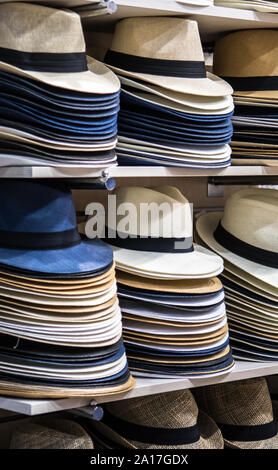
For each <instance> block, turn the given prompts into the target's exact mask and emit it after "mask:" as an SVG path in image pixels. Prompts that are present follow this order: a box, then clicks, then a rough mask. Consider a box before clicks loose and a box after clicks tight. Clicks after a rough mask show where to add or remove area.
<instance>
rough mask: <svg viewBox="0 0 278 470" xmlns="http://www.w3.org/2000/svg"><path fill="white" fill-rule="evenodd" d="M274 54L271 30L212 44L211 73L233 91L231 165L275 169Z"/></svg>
mask: <svg viewBox="0 0 278 470" xmlns="http://www.w3.org/2000/svg"><path fill="white" fill-rule="evenodd" d="M277 6H278V3H277ZM277 11H278V10H277ZM254 44H256V54H255V56H254ZM277 51H278V31H277V30H271V29H254V30H246V31H238V32H235V33H231V34H228V35H227V36H225V37H224V38H222V39H219V40H218V41H217V42H216V47H215V52H214V71H215V73H217V74H218V75H220V76H221V77H222V78H223V79H225V80H227V81H228V82H229V83H230V84H231V86H232V87H233V88H234V102H235V115H234V116H233V118H232V121H233V125H234V133H233V137H232V143H231V146H232V163H233V164H235V165H269V166H271V165H274V166H277V161H278V145H277V128H278V118H277V110H278V84H277V78H276V77H277V74H278V67H277V60H276V59H277Z"/></svg>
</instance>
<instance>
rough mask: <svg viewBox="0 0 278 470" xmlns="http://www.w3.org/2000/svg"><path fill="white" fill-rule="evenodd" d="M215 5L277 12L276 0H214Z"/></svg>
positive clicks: (277, 4) (277, 3)
mask: <svg viewBox="0 0 278 470" xmlns="http://www.w3.org/2000/svg"><path fill="white" fill-rule="evenodd" d="M214 4H215V5H219V6H222V7H229V8H242V9H243V10H255V11H259V12H262V13H263V12H269V13H271V12H273V13H277V12H278V2H277V0H272V1H269V0H214Z"/></svg>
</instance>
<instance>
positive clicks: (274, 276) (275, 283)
mask: <svg viewBox="0 0 278 470" xmlns="http://www.w3.org/2000/svg"><path fill="white" fill-rule="evenodd" d="M222 216H223V213H222V212H211V213H207V214H204V215H201V216H200V217H199V218H198V219H197V222H196V231H197V233H198V235H199V237H200V238H201V240H202V241H203V242H204V243H205V244H206V245H207V246H208V247H209V248H211V249H212V250H213V251H215V252H216V253H217V254H218V255H220V256H221V257H222V258H224V260H227V261H229V262H230V263H232V264H233V265H235V266H237V267H238V268H240V269H242V270H243V271H246V272H247V273H252V276H253V277H254V278H256V279H258V280H259V281H263V282H265V283H267V284H269V285H270V286H272V287H275V288H278V270H277V269H276V268H270V267H267V266H264V265H262V264H258V263H254V262H253V261H249V260H248V259H245V258H242V257H241V256H238V255H236V254H235V253H232V252H231V251H229V250H227V249H226V248H224V247H223V246H222V245H220V244H219V243H218V242H217V241H216V240H215V238H214V236H213V234H214V231H215V230H216V228H217V226H218V223H219V221H220V220H221V218H222Z"/></svg>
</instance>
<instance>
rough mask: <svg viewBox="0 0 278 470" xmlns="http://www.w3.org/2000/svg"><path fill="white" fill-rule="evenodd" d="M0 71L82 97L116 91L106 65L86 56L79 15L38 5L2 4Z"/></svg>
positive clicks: (0, 15)
mask: <svg viewBox="0 0 278 470" xmlns="http://www.w3.org/2000/svg"><path fill="white" fill-rule="evenodd" d="M0 70H3V71H5V72H10V73H13V74H15V75H20V76H23V77H26V78H29V79H33V80H38V81H40V82H43V83H46V84H48V85H52V86H56V87H61V88H66V89H70V90H75V91H79V92H84V93H94V94H106V93H115V92H118V91H119V89H120V83H119V80H118V78H117V77H116V76H115V75H114V74H113V73H112V72H111V71H110V70H109V69H108V68H107V67H106V66H105V65H103V64H102V63H100V62H98V61H97V60H95V59H93V58H91V57H86V53H85V41H84V36H83V31H82V26H81V20H80V17H79V15H78V14H77V13H74V12H73V11H70V10H61V9H60V10H58V9H54V8H48V7H45V6H42V5H34V4H28V3H5V4H1V5H0Z"/></svg>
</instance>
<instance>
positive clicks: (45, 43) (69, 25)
mask: <svg viewBox="0 0 278 470" xmlns="http://www.w3.org/2000/svg"><path fill="white" fill-rule="evenodd" d="M119 93H120V82H119V80H118V78H117V77H116V76H115V74H113V72H111V71H110V70H109V69H108V68H107V67H106V66H105V65H104V64H102V63H101V62H98V61H97V60H95V59H93V58H91V57H87V56H86V53H85V42H84V37H83V31H82V25H81V21H80V17H79V15H78V14H77V13H74V12H72V11H70V10H58V9H53V8H48V7H46V6H42V5H36V4H28V3H5V4H1V5H0V166H17V165H19V166H24V165H47V166H58V167H59V166H76V165H78V166H79V165H89V166H93V167H96V168H104V167H107V166H111V165H115V162H116V156H115V150H114V149H115V145H116V137H117V114H118V110H119Z"/></svg>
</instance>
